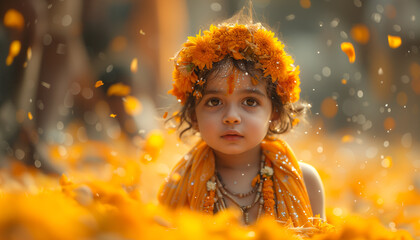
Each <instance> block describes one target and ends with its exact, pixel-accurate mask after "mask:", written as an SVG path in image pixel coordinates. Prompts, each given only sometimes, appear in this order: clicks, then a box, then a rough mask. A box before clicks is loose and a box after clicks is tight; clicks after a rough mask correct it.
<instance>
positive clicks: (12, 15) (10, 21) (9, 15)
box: [3, 8, 25, 30]
mask: <svg viewBox="0 0 420 240" xmlns="http://www.w3.org/2000/svg"><path fill="white" fill-rule="evenodd" d="M3 23H4V26H5V27H9V28H16V29H18V30H22V29H23V27H24V24H25V19H24V17H23V15H22V14H21V13H20V12H18V11H17V10H15V9H13V8H12V9H9V10H7V12H6V14H5V15H4V19H3Z"/></svg>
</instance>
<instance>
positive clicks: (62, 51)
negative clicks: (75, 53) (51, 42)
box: [56, 43, 66, 54]
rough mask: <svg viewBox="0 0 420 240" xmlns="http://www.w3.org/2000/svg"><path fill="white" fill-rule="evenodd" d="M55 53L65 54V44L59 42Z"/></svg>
mask: <svg viewBox="0 0 420 240" xmlns="http://www.w3.org/2000/svg"><path fill="white" fill-rule="evenodd" d="M56 53H57V54H65V53H66V45H65V44H63V43H59V44H58V45H57V50H56Z"/></svg>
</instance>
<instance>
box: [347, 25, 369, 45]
mask: <svg viewBox="0 0 420 240" xmlns="http://www.w3.org/2000/svg"><path fill="white" fill-rule="evenodd" d="M350 35H351V37H352V38H353V39H354V40H355V41H356V42H358V43H360V44H366V43H368V42H369V39H370V32H369V28H368V27H367V26H366V25H365V24H356V25H354V26H353V27H352V28H351V31H350Z"/></svg>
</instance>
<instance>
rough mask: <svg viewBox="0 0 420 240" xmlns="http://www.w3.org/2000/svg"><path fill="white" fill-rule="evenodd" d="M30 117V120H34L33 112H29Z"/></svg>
mask: <svg viewBox="0 0 420 240" xmlns="http://www.w3.org/2000/svg"><path fill="white" fill-rule="evenodd" d="M28 118H29V120H32V119H33V116H32V113H31V112H28Z"/></svg>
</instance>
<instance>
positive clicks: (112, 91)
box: [107, 83, 131, 96]
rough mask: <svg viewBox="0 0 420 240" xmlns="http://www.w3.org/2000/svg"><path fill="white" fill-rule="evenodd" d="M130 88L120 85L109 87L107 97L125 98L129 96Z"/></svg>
mask: <svg viewBox="0 0 420 240" xmlns="http://www.w3.org/2000/svg"><path fill="white" fill-rule="evenodd" d="M130 92H131V88H130V86H127V85H124V84H122V83H116V84H113V85H112V86H111V87H109V89H108V92H107V95H108V96H127V95H128V94H130Z"/></svg>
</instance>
